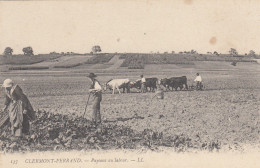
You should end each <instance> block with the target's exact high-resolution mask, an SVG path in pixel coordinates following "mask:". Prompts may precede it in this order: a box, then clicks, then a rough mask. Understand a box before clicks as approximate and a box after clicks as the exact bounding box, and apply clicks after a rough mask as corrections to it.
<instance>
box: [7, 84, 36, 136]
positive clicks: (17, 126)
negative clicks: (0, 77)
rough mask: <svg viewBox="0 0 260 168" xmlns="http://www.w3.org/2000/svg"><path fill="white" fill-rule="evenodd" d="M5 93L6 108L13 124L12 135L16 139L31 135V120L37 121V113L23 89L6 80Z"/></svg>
mask: <svg viewBox="0 0 260 168" xmlns="http://www.w3.org/2000/svg"><path fill="white" fill-rule="evenodd" d="M2 87H3V88H4V92H5V104H4V105H5V106H4V108H3V111H6V110H8V115H9V120H10V123H11V133H12V135H13V136H15V137H22V136H24V135H29V133H30V132H29V131H30V123H29V121H30V120H34V119H35V111H34V110H33V108H32V105H31V103H30V101H29V100H28V98H27V96H26V95H25V94H24V93H23V91H22V89H21V88H20V87H19V86H18V85H17V84H14V82H13V81H12V80H11V79H6V80H5V81H4V83H3V85H2Z"/></svg>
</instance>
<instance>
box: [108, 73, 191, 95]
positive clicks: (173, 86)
mask: <svg viewBox="0 0 260 168" xmlns="http://www.w3.org/2000/svg"><path fill="white" fill-rule="evenodd" d="M145 80H146V82H145V90H146V91H150V92H153V91H155V90H156V89H157V88H158V87H160V86H163V87H164V88H165V89H166V90H172V91H173V90H177V89H178V88H179V89H180V90H184V89H185V90H188V85H187V77H186V76H181V77H172V78H163V79H158V78H145ZM141 86H142V83H141V79H139V80H136V81H130V80H129V79H111V80H109V81H107V82H106V83H105V84H104V90H105V91H106V90H108V89H109V90H112V94H114V93H115V90H118V92H119V93H121V92H120V89H123V93H125V91H126V93H130V90H131V89H132V88H136V89H138V90H140V89H141Z"/></svg>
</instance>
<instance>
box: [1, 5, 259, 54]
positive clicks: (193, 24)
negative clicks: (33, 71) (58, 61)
mask: <svg viewBox="0 0 260 168" xmlns="http://www.w3.org/2000/svg"><path fill="white" fill-rule="evenodd" d="M94 45H100V46H101V49H102V52H143V53H150V52H171V51H175V52H179V51H190V50H191V49H194V50H196V51H198V52H199V53H206V52H208V51H210V52H214V51H218V52H219V53H227V52H228V51H229V49H230V48H235V49H237V51H238V53H241V54H244V53H248V52H249V50H254V51H256V53H260V0H255V1H254V0H218V1H217V0H172V1H169V0H157V1H151V0H138V1H137V0H126V1H119V0H108V1H104V0H96V1H76V2H75V1H74V2H70V1H37V2H35V1H22V2H21V1H15V2H8V1H7V2H3V1H2V2H0V52H3V51H4V49H5V47H11V48H13V50H14V54H20V53H22V48H23V47H27V46H31V47H32V48H33V50H34V53H36V54H37V53H49V52H53V51H56V52H78V53H88V52H90V51H91V47H92V46H94Z"/></svg>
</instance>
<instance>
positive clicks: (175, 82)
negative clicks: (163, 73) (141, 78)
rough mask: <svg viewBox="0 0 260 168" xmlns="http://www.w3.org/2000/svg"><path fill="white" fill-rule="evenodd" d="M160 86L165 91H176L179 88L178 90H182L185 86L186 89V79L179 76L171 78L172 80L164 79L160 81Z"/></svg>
mask: <svg viewBox="0 0 260 168" xmlns="http://www.w3.org/2000/svg"><path fill="white" fill-rule="evenodd" d="M160 84H161V85H163V86H164V87H165V88H166V89H168V90H170V88H171V90H173V88H174V89H175V90H177V89H178V88H180V90H182V89H183V86H185V89H186V90H187V89H188V85H187V77H186V76H181V77H172V78H169V79H167V78H164V79H161V80H160Z"/></svg>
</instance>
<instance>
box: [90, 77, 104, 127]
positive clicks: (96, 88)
mask: <svg viewBox="0 0 260 168" xmlns="http://www.w3.org/2000/svg"><path fill="white" fill-rule="evenodd" d="M88 77H89V78H90V80H91V81H92V84H91V87H90V89H89V94H92V95H93V98H94V101H93V106H92V110H93V114H92V122H93V124H94V125H95V126H98V125H100V123H101V115H100V102H101V100H102V88H101V85H100V83H99V81H98V80H97V79H96V77H97V76H96V75H95V74H94V73H90V74H89V75H88Z"/></svg>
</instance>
